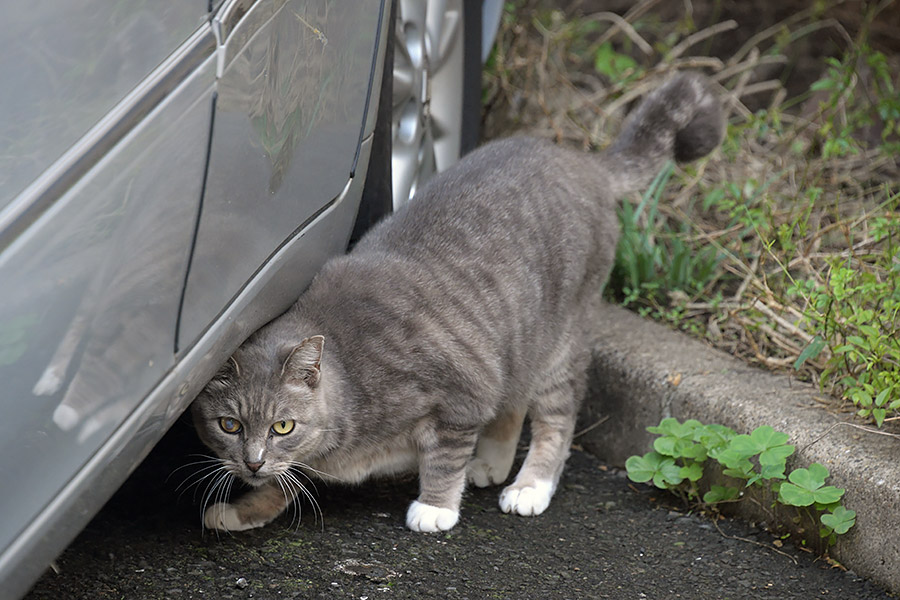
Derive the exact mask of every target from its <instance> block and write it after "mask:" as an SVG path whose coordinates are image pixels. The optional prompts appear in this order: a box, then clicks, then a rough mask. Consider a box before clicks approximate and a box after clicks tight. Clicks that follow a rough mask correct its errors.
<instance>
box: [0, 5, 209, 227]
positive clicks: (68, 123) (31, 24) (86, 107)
mask: <svg viewBox="0 0 900 600" xmlns="http://www.w3.org/2000/svg"><path fill="white" fill-rule="evenodd" d="M206 11H207V2H206V1H205V0H134V1H130V2H113V1H112V0H66V2H48V1H30V2H9V3H5V4H4V7H3V19H0V40H3V52H2V54H0V81H2V82H3V85H2V86H0V106H2V107H3V110H2V111H0V140H2V142H0V144H2V147H3V152H2V153H0V209H2V208H3V207H4V206H6V205H7V204H8V203H9V202H11V201H12V199H13V198H15V197H16V196H17V195H18V194H19V193H20V192H22V191H23V190H24V189H25V188H26V187H27V186H28V184H30V183H31V182H32V181H33V180H35V179H36V178H37V177H38V176H39V175H40V174H41V173H43V172H44V171H45V170H46V169H47V168H48V167H49V166H50V165H51V164H52V163H53V162H54V161H55V160H57V159H58V158H59V157H60V156H62V154H63V153H64V152H65V151H66V150H67V149H68V148H69V147H71V146H72V144H74V143H75V142H76V141H77V140H78V139H79V138H81V137H82V136H83V135H84V134H85V133H86V132H87V131H88V130H89V129H90V128H91V127H92V126H93V125H94V124H95V123H97V122H98V121H99V120H100V119H101V118H103V117H104V116H105V115H106V114H107V113H108V112H109V110H110V109H112V107H114V106H115V105H116V104H117V103H118V102H119V101H120V100H121V99H122V98H124V97H125V96H126V95H127V94H128V93H129V92H130V91H131V90H132V89H134V88H135V86H137V85H139V84H140V82H141V81H142V80H143V79H144V78H145V77H146V76H147V75H148V74H149V73H150V72H151V71H152V70H153V69H155V68H156V67H157V65H159V64H160V63H162V62H163V60H164V59H165V58H166V57H167V56H168V55H169V54H171V53H172V51H173V50H175V49H176V48H177V47H178V46H179V45H180V44H181V43H182V42H184V41H185V40H187V39H188V37H189V36H190V35H191V34H192V33H193V32H194V31H196V30H197V28H198V27H199V26H200V25H201V23H202V22H203V21H204V19H205V18H206V16H207V12H206Z"/></svg>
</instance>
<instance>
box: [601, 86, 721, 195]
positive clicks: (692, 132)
mask: <svg viewBox="0 0 900 600" xmlns="http://www.w3.org/2000/svg"><path fill="white" fill-rule="evenodd" d="M724 134H725V116H724V114H723V111H722V104H721V102H720V101H719V98H718V96H717V95H716V94H715V93H714V92H713V91H712V87H711V85H710V82H709V80H707V79H706V77H704V76H703V75H700V74H699V73H679V74H678V75H676V76H675V77H673V78H671V79H669V80H668V81H667V82H665V83H664V84H663V85H661V86H660V87H658V88H657V89H655V90H654V91H653V92H651V93H650V94H648V95H647V97H646V98H644V100H643V101H642V102H641V104H640V105H639V106H638V107H637V108H636V109H635V110H634V111H632V113H631V114H630V115H629V116H628V119H627V120H626V121H625V125H624V127H623V128H622V132H621V133H620V134H619V137H618V138H617V139H616V141H615V142H613V144H612V146H610V147H609V148H608V149H607V150H606V151H605V152H604V161H605V162H606V164H607V165H608V171H609V174H610V180H611V181H610V183H611V186H612V190H613V193H614V194H615V195H616V196H617V197H621V196H622V195H623V194H627V193H629V192H633V191H639V190H643V189H644V188H646V187H647V185H648V184H649V183H650V181H652V180H653V178H654V177H655V176H656V174H657V173H658V172H659V170H660V169H661V168H662V166H663V164H665V162H666V161H667V160H669V159H675V160H676V161H677V162H689V161H692V160H696V159H698V158H701V157H703V156H706V155H707V154H709V153H710V152H712V150H713V149H714V148H715V147H716V146H718V145H719V143H720V142H721V141H722V138H723V137H724Z"/></svg>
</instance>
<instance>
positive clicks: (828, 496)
mask: <svg viewBox="0 0 900 600" xmlns="http://www.w3.org/2000/svg"><path fill="white" fill-rule="evenodd" d="M843 495H844V490H843V488H838V487H834V486H833V485H826V486H825V487H822V488H819V489H817V490H816V491H815V492H813V497H814V498H815V501H816V502H819V503H821V504H833V503H834V502H840V500H841V497H842V496H843Z"/></svg>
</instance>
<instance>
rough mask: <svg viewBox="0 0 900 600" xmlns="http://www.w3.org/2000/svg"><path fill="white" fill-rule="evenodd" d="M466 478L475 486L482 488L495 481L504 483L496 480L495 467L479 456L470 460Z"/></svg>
mask: <svg viewBox="0 0 900 600" xmlns="http://www.w3.org/2000/svg"><path fill="white" fill-rule="evenodd" d="M466 479H468V480H469V483H471V484H472V485H474V486H475V487H480V488H483V487H487V486H489V485H492V484H495V483H502V482H501V481H494V476H493V469H491V465H489V464H488V463H487V461H485V460H483V459H481V458H478V457H477V456H476V457H475V458H473V459H472V460H470V461H469V464H468V466H467V467H466Z"/></svg>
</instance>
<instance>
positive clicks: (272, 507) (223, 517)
mask: <svg viewBox="0 0 900 600" xmlns="http://www.w3.org/2000/svg"><path fill="white" fill-rule="evenodd" d="M288 504H289V502H288V499H287V497H286V496H285V494H284V492H283V491H282V490H281V488H280V487H278V486H277V485H274V484H270V485H263V486H260V487H258V488H253V489H252V490H250V491H249V492H247V493H246V494H244V495H243V496H241V497H240V498H238V499H237V500H236V501H235V502H233V503H227V502H217V503H216V504H213V505H212V506H210V507H209V508H207V509H206V511H205V512H204V513H203V525H204V526H205V527H208V528H209V529H218V530H220V531H244V530H246V529H254V528H256V527H262V526H263V525H266V524H268V523H270V522H272V521H273V520H274V519H275V517H277V516H278V515H280V514H281V513H282V512H284V509H285V508H287V506H288Z"/></svg>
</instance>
